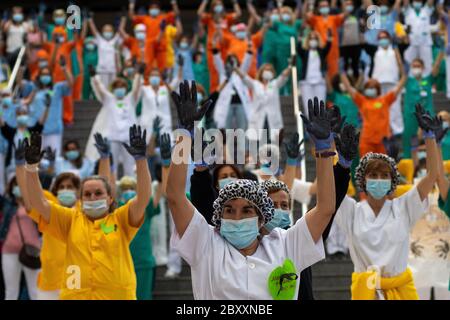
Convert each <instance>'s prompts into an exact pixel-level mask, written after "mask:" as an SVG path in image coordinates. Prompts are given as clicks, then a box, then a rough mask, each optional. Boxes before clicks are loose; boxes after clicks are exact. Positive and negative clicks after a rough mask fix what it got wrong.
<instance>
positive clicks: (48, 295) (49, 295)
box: [37, 288, 60, 300]
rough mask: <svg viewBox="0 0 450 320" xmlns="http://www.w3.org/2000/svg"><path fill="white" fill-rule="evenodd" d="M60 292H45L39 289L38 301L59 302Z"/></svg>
mask: <svg viewBox="0 0 450 320" xmlns="http://www.w3.org/2000/svg"><path fill="white" fill-rule="evenodd" d="M59 293H60V290H52V291H45V290H41V289H39V288H38V289H37V300H59Z"/></svg>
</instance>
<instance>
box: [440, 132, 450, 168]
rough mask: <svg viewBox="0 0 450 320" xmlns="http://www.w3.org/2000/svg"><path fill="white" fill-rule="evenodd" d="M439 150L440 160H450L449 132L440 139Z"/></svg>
mask: <svg viewBox="0 0 450 320" xmlns="http://www.w3.org/2000/svg"><path fill="white" fill-rule="evenodd" d="M441 149H442V159H443V160H444V161H447V160H450V131H447V134H446V135H445V137H444V138H443V139H442V141H441Z"/></svg>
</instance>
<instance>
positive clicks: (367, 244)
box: [334, 187, 428, 277]
mask: <svg viewBox="0 0 450 320" xmlns="http://www.w3.org/2000/svg"><path fill="white" fill-rule="evenodd" d="M427 210H428V200H427V199H425V200H424V201H421V200H420V196H419V192H418V191H417V188H416V187H414V188H413V189H411V190H410V191H408V192H407V193H405V194H404V195H402V196H401V197H399V198H396V199H394V200H387V201H386V202H385V203H384V206H383V208H382V209H381V211H380V213H379V214H378V216H377V217H376V216H375V214H374V213H373V210H372V208H371V207H370V206H369V204H368V203H367V201H366V200H364V201H361V202H356V201H355V200H354V199H352V198H350V197H348V196H346V197H345V198H344V201H342V204H341V206H340V207H339V210H338V211H337V213H336V217H335V218H334V221H335V222H336V223H337V224H338V225H339V227H341V228H342V230H344V232H345V233H346V234H347V239H348V242H349V243H348V245H349V249H350V256H351V258H352V261H353V264H354V266H355V272H365V271H368V270H377V271H378V272H380V273H381V276H382V277H395V276H397V275H399V274H401V273H402V272H404V271H405V270H406V268H407V264H408V253H409V234H410V230H411V229H412V227H413V226H414V225H415V223H416V221H417V220H418V219H420V217H421V216H422V215H424V214H425V212H426V211H427Z"/></svg>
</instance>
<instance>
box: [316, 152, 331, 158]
mask: <svg viewBox="0 0 450 320" xmlns="http://www.w3.org/2000/svg"><path fill="white" fill-rule="evenodd" d="M335 155H336V152H334V151H325V152H316V158H323V159H325V158H330V157H334V156H335Z"/></svg>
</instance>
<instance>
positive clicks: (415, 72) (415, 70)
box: [411, 68, 422, 77]
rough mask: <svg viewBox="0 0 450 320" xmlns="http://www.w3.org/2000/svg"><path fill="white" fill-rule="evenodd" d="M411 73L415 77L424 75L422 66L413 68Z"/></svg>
mask: <svg viewBox="0 0 450 320" xmlns="http://www.w3.org/2000/svg"><path fill="white" fill-rule="evenodd" d="M411 74H412V75H413V76H414V77H420V76H421V75H422V68H411Z"/></svg>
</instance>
